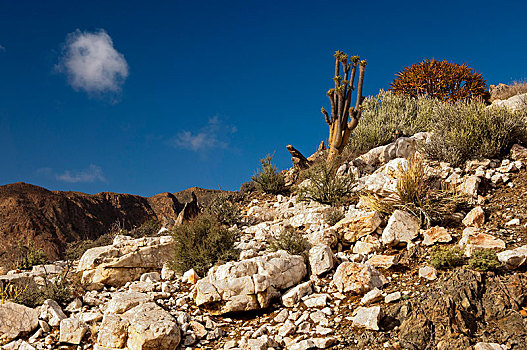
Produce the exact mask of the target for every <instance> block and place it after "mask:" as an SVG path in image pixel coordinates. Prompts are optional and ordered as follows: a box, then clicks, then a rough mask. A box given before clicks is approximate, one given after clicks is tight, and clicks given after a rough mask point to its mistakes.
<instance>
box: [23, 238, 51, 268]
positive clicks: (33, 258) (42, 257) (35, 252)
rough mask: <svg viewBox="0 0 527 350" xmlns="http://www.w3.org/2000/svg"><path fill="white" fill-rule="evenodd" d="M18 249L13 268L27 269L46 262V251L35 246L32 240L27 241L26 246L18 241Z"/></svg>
mask: <svg viewBox="0 0 527 350" xmlns="http://www.w3.org/2000/svg"><path fill="white" fill-rule="evenodd" d="M18 251H19V253H18V257H17V258H16V260H15V269H21V270H29V269H31V268H32V267H33V266H35V265H42V264H45V263H47V262H48V257H47V255H46V253H44V251H43V250H42V249H40V248H36V247H35V242H34V241H33V240H30V241H28V243H27V245H26V246H24V245H22V243H19V244H18Z"/></svg>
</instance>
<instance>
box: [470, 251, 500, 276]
mask: <svg viewBox="0 0 527 350" xmlns="http://www.w3.org/2000/svg"><path fill="white" fill-rule="evenodd" d="M468 266H469V267H470V268H471V269H474V270H477V271H482V272H483V271H494V270H497V269H499V268H500V267H501V263H500V261H499V260H498V255H497V254H496V252H495V251H494V250H492V249H481V250H476V251H475V252H473V253H472V256H471V257H470V259H469V260H468Z"/></svg>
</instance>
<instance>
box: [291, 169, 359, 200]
mask: <svg viewBox="0 0 527 350" xmlns="http://www.w3.org/2000/svg"><path fill="white" fill-rule="evenodd" d="M336 171H337V169H336V166H331V165H328V164H327V162H321V163H319V164H316V165H313V166H312V167H311V168H309V169H308V170H306V171H305V172H304V177H305V178H306V180H309V181H308V182H307V184H303V185H301V186H299V187H298V189H297V192H298V195H299V196H300V198H301V199H311V200H314V201H317V202H319V203H323V204H337V203H341V202H342V201H343V200H344V197H345V196H347V195H349V194H350V193H351V189H352V187H353V177H352V176H351V175H346V176H337V175H336Z"/></svg>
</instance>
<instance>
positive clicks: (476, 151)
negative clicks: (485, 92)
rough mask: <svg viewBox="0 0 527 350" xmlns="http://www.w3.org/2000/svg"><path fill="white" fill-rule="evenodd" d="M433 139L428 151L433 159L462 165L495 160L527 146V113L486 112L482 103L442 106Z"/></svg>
mask: <svg viewBox="0 0 527 350" xmlns="http://www.w3.org/2000/svg"><path fill="white" fill-rule="evenodd" d="M434 111H435V112H434V113H435V122H434V123H433V125H432V126H431V128H430V131H431V132H432V137H431V140H430V142H429V143H427V145H426V147H425V150H426V153H427V154H428V156H430V157H431V158H433V159H438V160H441V161H445V162H449V163H451V164H453V165H460V164H462V163H463V162H464V161H466V160H469V159H473V158H478V157H483V158H495V157H498V156H500V155H502V154H504V153H505V152H507V151H508V150H509V148H510V147H511V146H512V145H513V144H514V143H525V142H527V123H526V121H527V112H526V111H525V110H523V111H516V112H512V111H510V110H508V109H506V108H498V107H490V108H486V105H485V103H484V102H483V101H482V100H472V101H468V102H457V103H455V104H438V105H437V106H436V108H435V110H434Z"/></svg>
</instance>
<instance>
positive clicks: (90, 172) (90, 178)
mask: <svg viewBox="0 0 527 350" xmlns="http://www.w3.org/2000/svg"><path fill="white" fill-rule="evenodd" d="M37 174H38V175H39V176H43V177H46V178H50V179H55V180H58V181H62V182H68V183H89V182H106V178H105V177H104V174H103V171H102V169H101V167H100V166H97V165H94V164H90V166H89V167H87V168H86V169H83V170H66V171H64V172H63V173H57V172H55V171H54V170H53V168H40V169H38V170H37Z"/></svg>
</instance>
